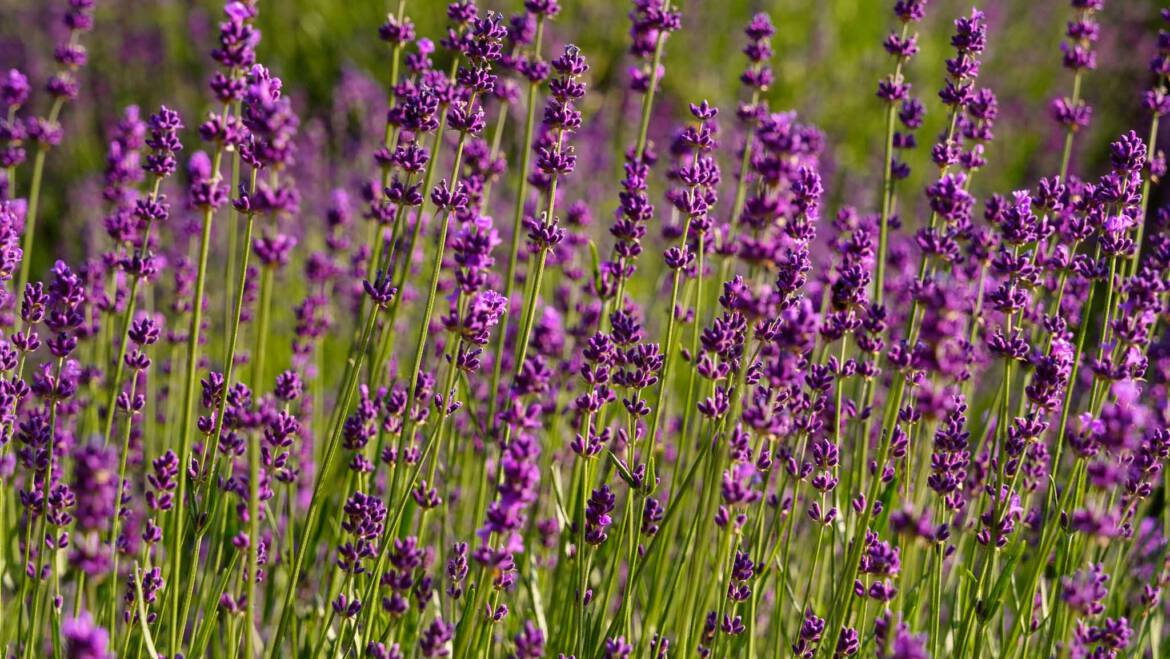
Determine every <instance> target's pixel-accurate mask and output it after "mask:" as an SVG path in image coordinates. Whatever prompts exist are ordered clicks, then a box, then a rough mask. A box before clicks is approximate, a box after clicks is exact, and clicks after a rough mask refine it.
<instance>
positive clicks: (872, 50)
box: [0, 0, 1159, 214]
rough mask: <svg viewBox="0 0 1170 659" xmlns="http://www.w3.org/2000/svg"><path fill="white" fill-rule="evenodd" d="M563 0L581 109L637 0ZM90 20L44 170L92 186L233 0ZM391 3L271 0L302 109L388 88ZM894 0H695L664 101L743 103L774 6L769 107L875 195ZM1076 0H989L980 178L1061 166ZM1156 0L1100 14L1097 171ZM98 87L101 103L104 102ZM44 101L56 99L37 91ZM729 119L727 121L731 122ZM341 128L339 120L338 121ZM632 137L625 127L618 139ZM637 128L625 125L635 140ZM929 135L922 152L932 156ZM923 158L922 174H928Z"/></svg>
mask: <svg viewBox="0 0 1170 659" xmlns="http://www.w3.org/2000/svg"><path fill="white" fill-rule="evenodd" d="M562 3H563V5H564V11H563V12H562V14H561V15H560V16H559V17H558V18H557V20H556V22H555V24H554V27H553V29H552V35H553V42H554V43H563V42H565V41H572V42H574V43H576V44H578V45H580V46H581V47H582V48H583V49H584V50H585V51H586V53H587V55H588V56H589V57H590V60H591V63H592V65H593V73H592V78H593V80H592V82H593V84H594V88H595V89H598V90H601V91H606V90H611V91H613V92H614V93H610V94H593V95H591V97H590V101H589V104H590V105H588V106H587V108H586V111H587V112H590V111H597V110H600V109H604V108H603V106H604V105H605V104H617V103H620V102H621V98H622V97H623V95H624V92H622V89H621V88H622V85H623V84H624V81H625V75H624V71H625V67H626V66H627V65H628V60H627V59H626V57H625V53H624V49H625V46H626V43H627V38H626V33H627V30H628V21H627V17H626V13H627V12H628V10H629V4H628V2H626V1H625V0H562ZM63 4H64V0H0V17H2V19H3V20H0V66H3V67H4V68H7V67H10V66H19V67H22V68H26V69H27V70H29V71H30V73H31V75H32V77H33V78H34V81H35V82H36V83H38V84H39V83H41V82H43V80H44V78H45V76H46V75H47V74H48V72H49V67H50V66H51V60H49V59H48V56H49V55H50V54H51V52H52V45H53V43H54V41H55V40H56V39H57V38H59V37H60V33H61V28H60V27H59V25H58V24H59V20H58V19H59V15H60V11H61V7H60V6H59V5H63ZM98 4H99V8H98V12H97V25H96V29H95V32H94V34H92V35H90V36H89V37H87V39H86V45H87V46H88V47H89V49H90V52H91V65H90V67H89V68H88V70H87V72H86V74H85V91H84V92H83V93H84V95H85V96H86V97H87V98H89V99H91V101H90V102H84V101H83V102H81V103H79V104H77V105H76V106H73V107H70V108H69V110H68V111H67V112H66V118H67V121H66V127H67V129H68V130H69V133H70V136H69V139H68V140H67V143H66V144H65V146H64V147H63V149H62V151H63V153H60V154H57V155H55V156H54V157H53V158H51V165H50V166H51V169H50V176H52V177H53V178H51V179H50V180H54V181H61V182H67V183H76V184H80V183H81V182H83V181H84V180H85V179H86V178H87V177H92V176H93V175H95V174H97V173H100V170H101V166H102V158H103V150H104V147H103V141H102V140H101V139H100V136H101V135H102V133H103V131H104V130H105V128H106V127H108V126H109V125H110V124H111V123H112V121H113V120H114V119H115V118H116V115H117V113H118V111H119V109H120V108H121V107H122V106H124V105H126V104H129V103H138V104H139V105H141V106H143V107H144V108H152V107H154V106H157V104H159V103H162V102H165V103H168V104H170V105H173V106H175V107H177V108H180V109H181V110H182V111H183V112H184V113H185V114H186V115H187V116H188V117H189V120H188V124H189V126H194V124H195V123H196V122H195V121H193V120H191V119H192V118H193V117H194V115H195V113H196V112H197V111H198V112H199V113H200V114H201V113H202V112H204V111H206V109H207V108H208V103H209V99H208V93H207V91H206V84H205V83H206V80H207V78H208V74H209V71H210V70H211V64H212V62H211V60H210V58H209V57H208V51H209V50H210V48H211V47H212V46H213V44H214V40H215V35H216V22H217V21H218V20H219V18H220V15H221V9H222V3H218V2H209V1H203V0H198V1H196V0H99V3H98ZM390 4H391V2H390V0H279V1H268V0H262V2H261V3H260V8H261V11H260V18H259V21H258V24H259V26H260V28H261V29H262V31H263V40H262V42H261V46H260V49H259V52H260V58H261V60H262V61H263V62H264V63H266V64H268V65H269V66H270V67H271V68H272V69H273V70H274V71H275V72H276V73H277V74H278V75H280V76H281V77H282V78H284V80H285V82H286V88H287V89H289V90H290V91H291V93H293V94H294V96H295V97H296V98H297V102H298V106H299V109H300V111H301V112H302V114H303V115H305V116H320V115H323V114H326V113H328V111H329V109H330V108H331V107H333V106H334V104H335V101H336V99H335V94H336V92H337V89H338V83H339V80H341V78H342V75H343V72H346V71H348V72H350V77H352V74H353V73H355V72H356V73H359V74H365V75H367V76H369V77H371V78H372V79H373V80H375V81H378V84H383V85H384V80H385V77H386V76H387V69H388V59H389V58H388V49H387V48H386V47H385V45H384V44H383V43H381V42H380V41H378V39H377V33H376V31H377V27H378V25H379V24H380V23H381V22H382V20H383V18H384V16H385V12H386V11H387V10H388V9H389V7H390ZM892 4H893V3H892V2H891V1H886V0H880V1H879V0H773V1H763V0H688V1H685V2H684V3H683V7H682V9H683V12H684V29H683V30H682V32H680V33H679V34H676V35H674V36H673V37H672V38H671V39H670V41H669V45H668V51H667V60H666V66H667V76H666V81H665V83H664V89H665V98H666V99H667V100H666V102H665V103H663V112H667V113H669V112H674V113H676V114H677V113H678V111H679V110H681V109H682V108H685V102H686V101H691V100H698V99H702V98H707V99H710V100H711V101H712V102H715V103H717V104H719V105H721V106H722V107H724V108H725V109H726V110H727V111H730V110H732V109H733V108H734V103H735V100H736V99H737V93H738V91H739V83H738V74H739V72H740V70H741V69H742V67H743V56H742V55H741V53H740V48H741V47H742V45H743V36H742V28H743V26H744V24H745V23H746V22H747V20H748V19H749V18H750V16H751V15H752V13H754V12H757V11H766V12H768V13H770V14H771V16H772V18H773V20H774V22H775V23H776V25H777V28H778V32H777V35H776V37H775V39H774V46H775V49H776V57H775V60H774V66H775V69H776V84H775V85H774V86H773V87H772V88H771V90H770V92H769V93H770V96H771V101H772V107H773V109H795V110H797V111H798V112H799V113H800V114H801V116H802V118H803V119H804V120H805V121H811V122H813V123H815V124H816V125H818V126H819V127H820V128H822V129H823V130H824V131H825V133H826V135H827V137H828V156H829V162H828V165H829V170H828V171H830V172H832V180H831V181H830V183H831V187H830V191H831V194H833V195H834V198H835V199H836V200H837V201H841V200H846V201H849V202H856V203H862V204H864V203H866V202H868V201H870V200H871V199H872V197H873V194H874V187H875V184H874V181H875V179H876V177H875V175H874V174H873V172H874V171H875V169H876V167H877V166H878V163H879V162H880V151H881V140H882V117H881V108H880V105H879V103H878V101H877V99H876V98H875V96H874V89H875V85H876V81H877V79H878V78H879V77H881V76H882V75H885V73H887V72H888V71H889V70H890V67H891V64H890V60H889V58H888V57H887V56H886V55H885V53H884V51H883V50H882V48H881V41H882V39H883V38H884V36H885V35H886V33H887V32H888V31H889V30H890V29H891V27H892V26H893V23H894V19H893V16H892V12H891V7H892ZM1068 4H1069V3H1068V0H994V1H989V2H985V3H983V5H984V6H983V9H984V10H985V11H987V13H988V17H989V24H990V39H989V47H988V52H987V55H986V58H985V60H986V61H985V66H984V69H983V73H982V75H981V77H980V83H981V84H982V85H985V86H990V87H991V88H992V89H994V91H995V92H996V93H997V94H998V96H999V99H1000V108H1001V116H1000V120H999V123H998V125H997V129H996V133H997V134H998V135H1000V136H1009V137H1008V138H1007V139H997V140H996V141H995V142H994V143H992V145H991V146H990V147H989V148H988V154H987V155H988V158H989V161H990V164H989V167H988V168H987V170H985V172H984V173H981V174H980V176H979V180H978V181H977V185H976V187H977V189H978V190H979V191H981V192H987V191H991V190H995V191H1005V192H1006V191H1009V190H1011V189H1013V188H1018V187H1022V186H1024V185H1030V184H1031V183H1032V182H1033V181H1034V180H1035V179H1036V178H1037V177H1039V176H1044V175H1050V174H1052V173H1054V170H1055V168H1056V163H1057V161H1058V159H1059V140H1060V134H1059V132H1058V130H1057V128H1056V127H1055V126H1054V125H1053V123H1052V122H1051V121H1050V119H1049V118H1048V103H1049V101H1050V100H1051V99H1052V98H1053V97H1054V96H1057V95H1065V94H1067V93H1069V90H1070V87H1071V75H1070V74H1069V73H1067V72H1066V71H1064V70H1063V69H1062V68H1061V67H1060V49H1059V45H1060V42H1061V40H1062V38H1063V32H1064V26H1065V23H1066V21H1067V20H1068V18H1069V17H1070V14H1071V10H1070V9H1069V6H1068ZM481 5H482V6H483V7H484V8H489V9H495V10H499V11H502V12H505V13H511V12H514V11H517V10H519V9H520V5H521V2H520V0H484V2H482V3H481ZM444 6H445V5H444V3H443V2H439V1H438V0H409V1H408V3H407V12H408V14H409V15H410V16H411V17H412V18H413V20H414V21H415V23H416V25H417V27H418V33H419V34H420V35H422V36H430V37H433V38H436V39H437V38H438V37H439V36H440V35H441V34H442V29H443V25H444V23H445V16H444V12H443V7H444ZM1158 6H1159V3H1157V2H1155V1H1154V0H1109V1H1108V2H1107V3H1106V8H1105V11H1104V12H1103V13H1102V14H1101V15H1100V20H1101V23H1102V40H1101V43H1100V49H1099V50H1100V55H1099V66H1098V68H1097V70H1095V71H1092V72H1090V73H1089V74H1088V75H1087V77H1086V80H1085V86H1084V96H1085V98H1086V99H1087V100H1088V102H1089V103H1091V104H1092V105H1093V106H1094V108H1095V114H1094V121H1093V125H1092V127H1091V129H1090V130H1089V131H1088V133H1087V134H1086V136H1085V137H1084V138H1081V139H1080V143H1079V145H1078V148H1077V152H1076V154H1075V156H1074V157H1075V159H1074V163H1075V164H1074V171H1080V172H1088V173H1092V172H1094V171H1096V167H1097V165H1099V161H1100V159H1101V157H1102V155H1103V148H1104V145H1105V144H1106V143H1107V142H1108V141H1109V140H1110V139H1111V138H1114V137H1115V136H1116V135H1117V134H1118V133H1119V132H1121V131H1122V130H1124V129H1127V128H1131V127H1132V128H1135V129H1137V130H1138V131H1139V132H1142V133H1143V134H1144V131H1145V130H1146V126H1147V125H1148V124H1147V118H1146V117H1145V115H1144V113H1143V112H1142V111H1141V109H1140V105H1139V99H1140V92H1141V90H1142V89H1143V88H1144V87H1145V86H1146V85H1147V84H1148V81H1149V76H1148V74H1147V73H1146V63H1147V61H1148V60H1149V58H1150V57H1151V55H1152V54H1153V50H1154V37H1155V34H1156V30H1157V28H1158V18H1157V10H1158ZM970 7H971V3H970V1H969V0H965V1H963V2H958V1H953V0H933V1H932V2H930V3H929V5H928V18H927V20H926V21H925V22H924V23H923V24H922V25H921V26H920V29H919V34H920V44H921V47H922V50H921V53H920V55H919V56H918V57H917V58H915V60H914V61H913V63H912V65H911V67H910V68H909V71H908V74H907V75H908V79H909V80H910V82H911V83H912V84H913V86H914V93H916V94H918V95H920V96H922V97H923V99H924V101H925V102H926V104H927V108H928V123H927V125H926V126H925V127H924V129H923V130H922V131H920V132H919V141H920V143H921V144H923V145H928V144H929V143H930V142H931V141H932V139H933V136H934V135H935V134H936V133H937V131H938V130H939V126H940V124H941V122H942V119H943V118H942V117H941V116H940V115H941V112H940V111H939V106H938V103H937V102H936V96H935V94H936V92H937V90H938V88H939V86H940V85H941V82H942V80H943V73H944V68H943V60H944V58H945V57H946V56H948V54H949V45H948V40H949V36H950V32H951V21H952V20H953V19H954V18H955V17H956V16H958V15H959V14H960V13H965V12H967V11H969V10H970ZM92 99H96V101H94V100H92ZM38 100H39V101H40V102H41V103H44V99H43V98H40V99H38ZM730 123H731V122H730V121H728V122H727V124H729V125H730ZM333 127H334V128H335V129H336V126H333ZM619 139H621V138H619ZM625 139H628V136H627V137H626V138H625ZM925 148H926V147H925V146H923V147H920V151H919V155H918V156H917V158H916V159H915V161H914V162H916V163H924V162H925V159H926V153H925ZM924 169H925V168H924V167H921V166H919V167H917V171H916V173H915V181H914V183H921V176H922V175H923V173H924V172H923V170H924ZM48 197H49V198H48V200H47V203H48V204H49V206H48V212H49V213H50V214H52V213H53V212H54V211H57V212H58V213H59V212H60V211H61V210H63V209H62V208H61V205H62V204H65V203H68V202H67V199H68V197H69V195H67V194H63V193H62V188H60V187H57V188H56V189H55V191H51V192H50V193H49V195H48Z"/></svg>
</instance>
